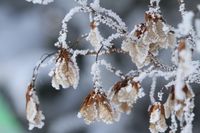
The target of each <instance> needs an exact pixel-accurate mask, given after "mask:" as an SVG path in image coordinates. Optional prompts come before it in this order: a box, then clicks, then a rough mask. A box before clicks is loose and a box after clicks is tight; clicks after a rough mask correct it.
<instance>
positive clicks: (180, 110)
mask: <svg viewBox="0 0 200 133" xmlns="http://www.w3.org/2000/svg"><path fill="white" fill-rule="evenodd" d="M182 91H183V93H184V94H185V99H184V100H179V99H177V98H176V97H175V87H174V85H173V86H171V92H170V94H169V96H168V99H167V101H166V103H165V104H164V107H165V110H166V111H165V112H166V118H169V117H170V115H171V112H172V111H175V115H176V117H177V118H178V119H179V120H180V121H181V120H182V119H183V116H184V107H185V106H186V104H185V103H186V101H191V99H192V98H193V97H194V93H193V91H192V89H191V88H190V86H189V85H188V84H185V85H184V87H183V89H182ZM191 102H192V101H191Z"/></svg>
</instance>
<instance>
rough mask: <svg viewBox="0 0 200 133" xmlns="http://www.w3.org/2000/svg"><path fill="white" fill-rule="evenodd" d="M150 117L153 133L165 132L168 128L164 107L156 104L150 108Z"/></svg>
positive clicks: (150, 127)
mask: <svg viewBox="0 0 200 133" xmlns="http://www.w3.org/2000/svg"><path fill="white" fill-rule="evenodd" d="M149 115H150V121H149V122H150V126H149V129H150V131H151V133H159V132H165V131H166V130H167V128H168V126H167V124H166V120H165V109H164V106H163V105H162V104H161V103H159V102H156V103H154V104H153V105H152V106H150V108H149Z"/></svg>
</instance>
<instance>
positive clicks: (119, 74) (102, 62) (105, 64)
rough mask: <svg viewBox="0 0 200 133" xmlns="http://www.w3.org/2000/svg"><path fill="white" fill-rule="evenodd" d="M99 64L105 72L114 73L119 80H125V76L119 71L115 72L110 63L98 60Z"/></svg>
mask: <svg viewBox="0 0 200 133" xmlns="http://www.w3.org/2000/svg"><path fill="white" fill-rule="evenodd" d="M99 64H100V65H103V66H105V68H106V69H107V70H109V71H110V72H112V73H114V74H115V75H116V76H118V77H120V78H121V79H125V75H124V74H123V73H122V72H121V71H120V70H117V69H116V68H115V67H113V66H112V65H111V64H110V63H108V62H106V61H105V60H99Z"/></svg>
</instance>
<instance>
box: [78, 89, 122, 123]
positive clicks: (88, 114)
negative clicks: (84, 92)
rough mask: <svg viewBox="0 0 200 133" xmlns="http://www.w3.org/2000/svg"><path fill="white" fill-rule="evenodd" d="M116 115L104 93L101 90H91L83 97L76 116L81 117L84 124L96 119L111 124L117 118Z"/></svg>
mask: <svg viewBox="0 0 200 133" xmlns="http://www.w3.org/2000/svg"><path fill="white" fill-rule="evenodd" d="M117 116H118V115H117V112H116V111H115V110H113V108H112V106H111V104H110V102H109V100H108V99H107V96H106V94H105V93H104V92H103V91H101V90H97V91H95V90H92V91H91V92H90V93H89V95H88V96H87V97H86V98H85V100H84V102H83V104H82V106H81V109H80V111H79V113H78V117H79V118H81V117H83V118H84V120H85V123H86V124H91V123H92V122H94V121H96V120H97V121H100V120H101V121H103V122H104V123H106V124H111V123H113V122H114V121H116V120H117Z"/></svg>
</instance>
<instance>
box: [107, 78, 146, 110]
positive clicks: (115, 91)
mask: <svg viewBox="0 0 200 133" xmlns="http://www.w3.org/2000/svg"><path fill="white" fill-rule="evenodd" d="M142 96H144V93H143V92H142V88H141V86H140V83H138V82H134V81H132V80H130V79H125V80H122V81H119V82H117V83H116V84H115V85H114V86H113V87H112V88H111V90H110V92H109V97H110V99H111V101H112V103H113V104H114V105H115V106H116V108H117V109H118V110H119V111H120V112H125V113H130V112H131V108H132V107H133V104H134V103H136V101H137V99H138V98H139V97H142Z"/></svg>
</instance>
